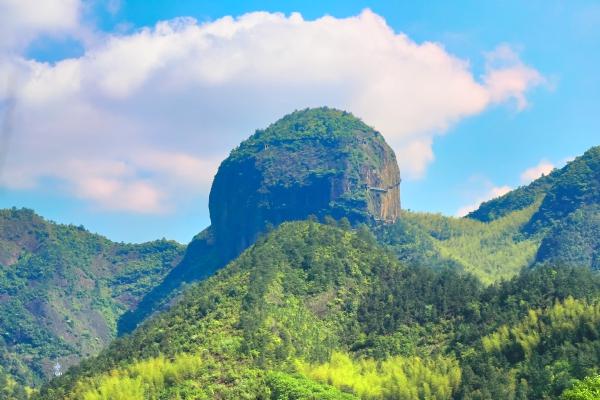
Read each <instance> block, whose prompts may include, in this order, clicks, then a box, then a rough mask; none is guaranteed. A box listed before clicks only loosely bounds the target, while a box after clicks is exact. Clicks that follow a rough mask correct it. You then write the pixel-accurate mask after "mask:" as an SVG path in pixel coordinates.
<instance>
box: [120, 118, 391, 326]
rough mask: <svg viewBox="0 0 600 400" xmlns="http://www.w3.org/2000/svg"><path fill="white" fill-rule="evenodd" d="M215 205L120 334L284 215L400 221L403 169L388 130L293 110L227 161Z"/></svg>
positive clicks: (217, 182) (215, 186) (213, 197)
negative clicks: (386, 134) (177, 261)
mask: <svg viewBox="0 0 600 400" xmlns="http://www.w3.org/2000/svg"><path fill="white" fill-rule="evenodd" d="M209 211H210V218H211V222H212V224H211V226H210V227H209V228H207V229H206V230H204V231H203V232H201V233H200V234H198V235H197V236H196V237H195V238H194V239H193V240H192V242H191V243H190V245H189V246H188V249H187V251H186V255H185V257H184V259H183V261H182V262H181V264H180V265H178V266H177V267H176V268H175V269H174V270H173V271H172V272H171V273H170V274H169V275H168V276H167V277H166V278H165V280H164V281H163V282H162V283H161V284H160V285H159V286H157V287H156V288H155V289H154V290H152V291H151V292H150V293H149V294H148V295H147V296H146V297H145V298H144V299H143V300H142V301H141V303H140V305H139V306H138V308H137V309H136V310H133V311H131V312H129V313H127V314H126V315H124V316H123V317H122V318H121V320H120V322H119V331H120V332H121V333H127V332H130V331H131V330H132V329H134V328H135V327H136V326H137V324H139V323H140V322H141V321H143V320H144V319H145V318H146V317H148V316H149V315H151V314H152V313H153V312H154V311H156V310H157V309H160V308H161V307H163V306H164V305H165V303H168V301H169V300H170V299H172V298H173V297H174V296H175V295H176V294H177V293H178V288H180V287H181V285H182V284H184V283H190V282H194V281H196V280H199V279H202V278H205V277H206V276H208V275H210V274H211V273H213V272H214V271H216V270H217V269H218V268H221V267H223V266H224V265H226V264H227V263H228V262H229V261H231V260H232V259H234V258H235V257H237V256H238V255H239V254H240V253H241V252H242V251H243V250H244V249H246V248H247V247H248V246H250V245H251V244H253V243H254V242H255V241H256V239H257V238H258V237H259V236H260V235H261V234H263V233H264V232H265V231H267V230H268V229H270V227H272V226H277V225H279V224H281V223H282V222H284V221H294V220H303V219H306V218H308V217H309V216H311V215H313V216H315V217H317V218H320V219H323V218H325V217H333V218H336V219H340V218H347V219H348V220H349V221H350V223H352V224H357V223H374V222H394V221H396V220H397V219H398V217H399V215H400V172H399V169H398V164H397V162H396V156H395V155H394V152H393V150H392V149H391V148H390V147H389V146H388V145H387V144H386V143H385V140H384V139H383V136H382V135H381V134H380V133H379V132H377V131H375V130H374V129H372V128H370V127H369V126H367V125H366V124H364V123H363V122H362V121H360V120H359V119H358V118H356V117H354V116H353V115H351V114H350V113H347V112H344V111H339V110H335V109H330V108H326V107H322V108H313V109H305V110H301V111H295V112H293V113H291V114H289V115H286V116H284V117H283V118H281V119H280V120H279V121H277V122H275V123H273V124H272V125H270V126H269V127H267V128H266V129H264V130H258V131H256V132H255V133H254V134H253V135H252V136H250V137H249V138H248V139H247V140H245V141H244V142H242V143H241V144H240V146H238V147H237V148H236V149H234V150H233V151H232V152H231V154H230V155H229V157H227V159H225V160H224V161H223V162H222V163H221V165H220V166H219V169H218V172H217V174H216V176H215V179H214V181H213V184H212V188H211V191H210V198H209Z"/></svg>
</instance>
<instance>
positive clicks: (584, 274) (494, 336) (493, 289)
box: [40, 221, 600, 399]
mask: <svg viewBox="0 0 600 400" xmlns="http://www.w3.org/2000/svg"><path fill="white" fill-rule="evenodd" d="M330 224H331V222H330ZM341 226H342V228H339V227H335V226H330V225H329V226H328V225H322V224H320V223H317V222H310V221H309V222H297V223H286V224H284V225H282V226H281V227H280V228H279V229H277V230H275V231H274V232H272V233H271V234H270V235H268V236H267V237H265V238H263V239H260V240H259V241H258V242H257V244H256V245H254V246H253V247H251V248H250V249H249V250H248V251H246V252H245V253H243V254H242V255H241V256H240V257H239V258H238V259H237V260H236V261H234V262H232V263H231V264H230V265H228V266H227V267H226V268H224V269H223V270H221V271H219V272H218V273H217V274H216V275H214V276H212V277H210V278H208V279H207V280H205V281H203V282H201V283H199V284H197V285H194V287H193V288H190V289H189V290H188V291H187V292H186V294H185V296H184V298H183V300H182V301H181V302H180V303H178V304H177V305H176V306H175V307H174V308H173V309H172V310H170V311H168V312H166V313H163V314H159V315H157V316H156V317H155V318H153V319H152V320H150V321H148V322H146V323H144V324H143V325H142V326H141V327H140V328H138V329H137V330H136V331H134V333H133V334H132V335H131V336H127V337H124V338H122V339H118V340H117V341H115V342H114V343H113V344H112V345H111V346H110V347H109V349H107V350H106V351H104V352H103V353H102V354H101V355H100V356H99V357H98V358H93V359H90V360H88V361H84V362H83V363H82V364H81V365H80V366H79V367H77V368H76V369H73V370H71V371H70V372H69V373H68V374H66V375H65V376H63V377H61V378H59V379H57V380H55V381H53V382H52V383H51V384H50V385H49V386H47V387H45V388H44V390H43V391H42V394H41V395H40V397H41V398H45V399H59V398H60V399H62V398H67V399H80V398H85V399H101V398H102V399H104V398H115V399H116V398H130V399H144V398H248V399H251V398H265V399H269V398H272V399H283V398H287V399H310V398H330V399H337V398H355V397H357V398H366V399H388V398H398V399H450V398H460V399H474V398H482V399H504V398H507V399H509V398H552V397H556V396H559V395H560V393H561V392H562V391H563V390H565V389H566V388H568V387H570V385H572V383H573V379H575V378H580V379H583V378H585V377H586V376H592V375H594V374H596V373H599V372H600V371H599V370H598V366H600V357H599V355H600V352H599V351H598V349H599V348H600V335H599V332H598V323H597V322H598V318H599V317H598V315H599V314H598V303H597V300H598V298H599V296H600V277H599V276H598V275H596V274H595V273H593V272H592V271H590V270H589V269H587V268H570V267H561V268H554V267H549V266H540V267H539V268H534V269H526V270H524V271H523V272H521V273H520V274H518V275H517V276H516V277H514V278H512V279H510V280H508V281H504V282H501V283H497V284H493V285H491V286H484V285H483V284H482V283H480V281H479V280H478V279H477V278H475V277H473V276H472V275H470V274H468V273H463V272H460V271H458V270H457V269H456V268H446V267H440V268H431V267H427V266H421V267H418V266H409V265H405V264H403V263H401V262H399V261H398V260H397V258H396V257H395V255H394V254H393V253H392V252H389V251H388V250H386V249H385V248H382V247H380V246H379V245H378V244H377V243H376V240H375V238H374V237H373V236H372V234H371V233H370V231H369V230H368V229H367V228H366V227H364V226H363V227H359V228H358V229H357V230H355V231H352V230H349V228H348V225H347V223H345V222H342V223H341ZM119 396H121V397H119ZM123 396H125V397H123ZM178 396H179V397H178ZM352 396H354V397H352Z"/></svg>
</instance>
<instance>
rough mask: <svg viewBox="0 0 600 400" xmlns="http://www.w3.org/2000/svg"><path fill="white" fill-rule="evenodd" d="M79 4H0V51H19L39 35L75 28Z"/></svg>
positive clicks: (73, 0) (0, 0) (25, 0)
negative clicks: (16, 49)
mask: <svg viewBox="0 0 600 400" xmlns="http://www.w3.org/2000/svg"><path fill="white" fill-rule="evenodd" d="M80 12H81V3H80V0H43V1H40V0H0V49H4V50H7V49H9V50H14V49H15V48H19V47H23V46H25V45H27V44H28V43H29V41H31V40H32V39H34V38H35V37H36V36H38V35H41V34H49V35H60V34H66V33H71V32H74V31H75V30H77V28H78V27H79V16H80Z"/></svg>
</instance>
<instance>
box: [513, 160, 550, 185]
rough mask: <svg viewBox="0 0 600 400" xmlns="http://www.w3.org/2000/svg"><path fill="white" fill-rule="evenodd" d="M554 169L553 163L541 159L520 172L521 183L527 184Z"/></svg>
mask: <svg viewBox="0 0 600 400" xmlns="http://www.w3.org/2000/svg"><path fill="white" fill-rule="evenodd" d="M553 169H554V164H552V163H551V162H549V161H546V160H542V161H540V162H539V163H538V165H536V166H533V167H531V168H528V169H526V170H525V171H523V173H522V174H521V183H522V184H528V183H530V182H532V181H534V180H536V179H537V178H540V177H541V176H543V175H548V174H549V173H550V172H552V170H553Z"/></svg>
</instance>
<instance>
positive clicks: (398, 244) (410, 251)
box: [378, 202, 542, 284]
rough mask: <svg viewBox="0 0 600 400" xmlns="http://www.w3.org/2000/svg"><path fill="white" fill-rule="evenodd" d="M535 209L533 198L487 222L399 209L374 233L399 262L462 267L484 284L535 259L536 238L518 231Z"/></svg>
mask: <svg viewBox="0 0 600 400" xmlns="http://www.w3.org/2000/svg"><path fill="white" fill-rule="evenodd" d="M538 207H539V202H538V203H534V204H532V205H531V206H529V207H527V208H524V209H522V210H519V211H516V212H513V213H511V214H508V215H506V216H504V217H502V218H498V219H496V220H494V221H491V222H481V221H477V220H473V219H468V218H453V217H445V216H442V215H440V214H429V213H414V212H408V211H404V212H403V213H402V218H401V220H400V221H399V222H397V223H396V224H395V225H393V226H384V227H381V228H379V231H378V236H379V237H380V240H381V241H382V242H383V243H385V244H388V245H390V246H391V247H392V249H393V250H394V251H395V252H396V253H397V254H398V256H399V258H400V259H401V260H403V261H406V262H408V263H411V262H412V263H418V264H429V265H435V266H442V265H445V266H454V267H458V268H462V269H463V270H464V271H467V272H470V273H472V274H473V275H475V276H477V277H478V278H479V279H480V280H481V281H482V282H484V283H485V284H490V283H492V282H496V281H499V280H502V279H509V278H511V277H513V276H515V275H517V274H518V273H519V271H520V270H521V269H522V268H523V267H526V266H528V265H530V264H531V263H532V262H533V261H534V260H535V257H536V253H537V251H538V248H539V246H540V242H541V240H542V238H541V236H540V235H533V236H529V235H524V234H522V233H521V229H522V228H523V226H524V225H525V224H527V222H528V221H529V219H530V218H531V216H532V215H533V214H534V213H535V211H536V210H537V208H538Z"/></svg>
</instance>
